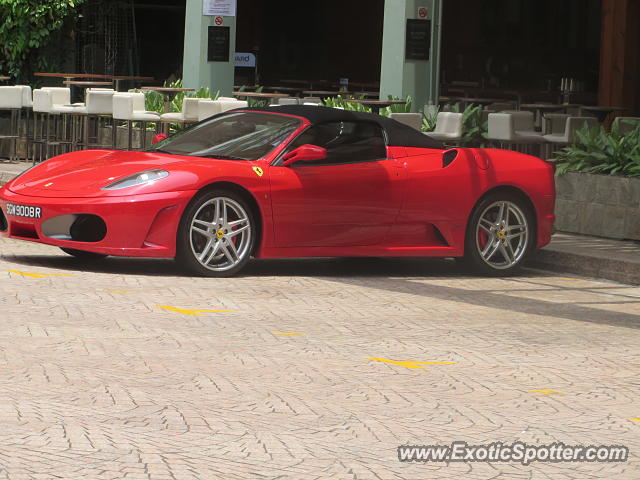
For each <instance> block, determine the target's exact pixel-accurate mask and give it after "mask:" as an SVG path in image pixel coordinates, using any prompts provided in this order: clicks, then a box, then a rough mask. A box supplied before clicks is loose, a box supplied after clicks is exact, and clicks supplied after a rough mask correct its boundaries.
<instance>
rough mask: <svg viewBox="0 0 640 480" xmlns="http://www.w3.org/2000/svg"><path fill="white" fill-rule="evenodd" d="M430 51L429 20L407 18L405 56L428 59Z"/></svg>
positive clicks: (411, 58)
mask: <svg viewBox="0 0 640 480" xmlns="http://www.w3.org/2000/svg"><path fill="white" fill-rule="evenodd" d="M430 51H431V20H414V19H411V18H409V19H407V36H406V41H405V58H406V59H407V60H429V53H430Z"/></svg>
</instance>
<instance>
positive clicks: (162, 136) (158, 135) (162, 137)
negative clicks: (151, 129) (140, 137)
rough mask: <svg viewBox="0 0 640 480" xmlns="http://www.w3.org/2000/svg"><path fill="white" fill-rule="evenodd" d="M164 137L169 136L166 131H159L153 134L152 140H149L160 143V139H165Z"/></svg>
mask: <svg viewBox="0 0 640 480" xmlns="http://www.w3.org/2000/svg"><path fill="white" fill-rule="evenodd" d="M166 138H169V135H167V134H166V133H159V134H157V135H155V136H154V137H153V140H151V143H154V144H155V143H160V142H161V141H163V140H165V139H166Z"/></svg>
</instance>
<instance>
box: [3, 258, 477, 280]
mask: <svg viewBox="0 0 640 480" xmlns="http://www.w3.org/2000/svg"><path fill="white" fill-rule="evenodd" d="M0 258H2V259H3V260H6V261H10V262H13V263H17V264H19V265H24V266H26V267H33V266H39V267H44V268H54V269H58V270H65V271H83V272H93V273H113V274H119V275H145V276H178V277H192V276H193V275H191V274H189V273H188V272H185V271H184V270H183V269H182V268H180V266H179V265H178V264H176V263H175V262H174V261H173V260H172V259H158V258H128V257H107V258H104V259H99V260H84V259H78V258H74V257H71V256H61V255H51V256H47V255H6V256H0ZM464 275H465V274H464V273H463V272H461V270H460V269H459V268H458V267H457V266H456V263H455V262H454V261H453V260H452V259H431V258H370V257H363V258H355V257H349V258H288V259H264V260H263V259H257V260H255V259H254V260H251V261H250V262H249V263H248V264H247V266H246V267H245V268H244V269H243V270H242V271H241V272H240V274H238V275H236V277H278V276H289V277H306V276H318V277H334V278H335V277H387V276H400V277H402V276H408V277H412V278H415V277H422V278H429V277H442V276H456V277H459V276H464Z"/></svg>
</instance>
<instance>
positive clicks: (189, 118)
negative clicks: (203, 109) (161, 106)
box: [160, 97, 200, 133]
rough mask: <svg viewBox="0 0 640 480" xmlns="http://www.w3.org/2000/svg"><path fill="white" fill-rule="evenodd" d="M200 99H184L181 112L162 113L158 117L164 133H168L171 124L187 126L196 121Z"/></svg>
mask: <svg viewBox="0 0 640 480" xmlns="http://www.w3.org/2000/svg"><path fill="white" fill-rule="evenodd" d="M199 105H200V99H199V98H190V97H185V98H184V99H183V101H182V112H177V113H163V114H162V115H160V121H161V122H162V125H163V128H164V130H165V133H169V132H168V131H169V125H170V124H172V123H180V124H189V123H195V122H197V121H198V112H199Z"/></svg>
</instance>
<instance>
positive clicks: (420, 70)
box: [380, 0, 442, 111]
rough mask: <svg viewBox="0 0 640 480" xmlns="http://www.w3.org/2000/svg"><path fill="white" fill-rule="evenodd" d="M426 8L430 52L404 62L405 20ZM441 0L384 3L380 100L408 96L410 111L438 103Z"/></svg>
mask: <svg viewBox="0 0 640 480" xmlns="http://www.w3.org/2000/svg"><path fill="white" fill-rule="evenodd" d="M422 7H424V8H426V9H427V12H428V13H427V19H428V20H431V52H430V55H429V60H407V59H406V57H405V53H406V52H405V42H406V26H407V19H419V18H420V17H419V9H420V8H422ZM441 24H442V0H385V5H384V32H383V36H382V71H381V73H380V98H381V99H386V98H387V96H388V95H393V96H394V97H406V96H407V95H409V96H411V98H412V99H413V107H412V110H413V111H422V109H423V107H424V105H427V104H429V103H432V104H434V105H437V104H438V97H439V93H440V26H441Z"/></svg>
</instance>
